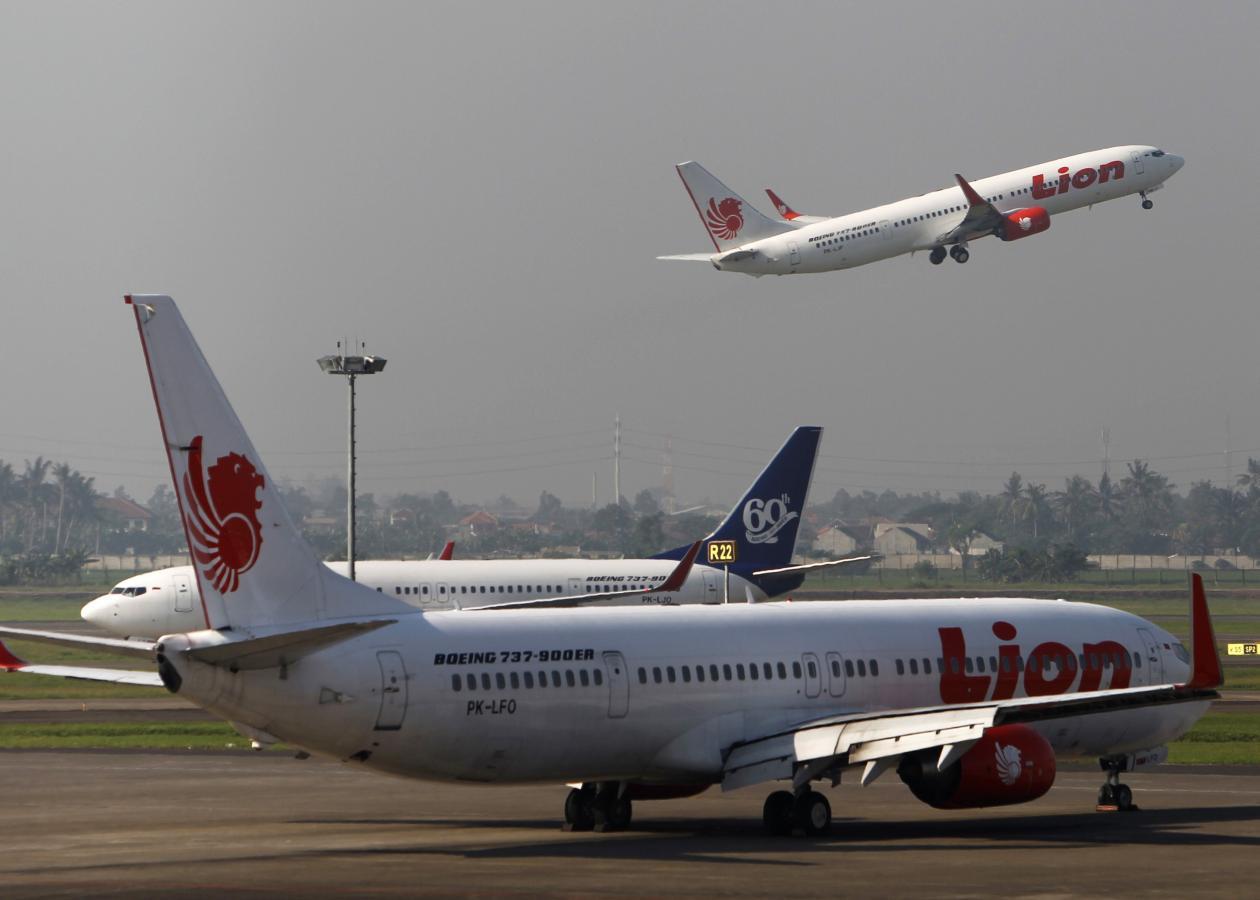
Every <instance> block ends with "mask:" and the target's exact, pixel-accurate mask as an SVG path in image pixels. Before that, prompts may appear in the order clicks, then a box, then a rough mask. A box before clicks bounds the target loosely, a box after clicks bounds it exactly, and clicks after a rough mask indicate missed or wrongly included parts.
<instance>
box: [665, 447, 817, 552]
mask: <svg viewBox="0 0 1260 900" xmlns="http://www.w3.org/2000/svg"><path fill="white" fill-rule="evenodd" d="M821 439H822V429H821V428H819V427H817V426H814V425H802V426H800V427H799V428H797V429H796V430H795V431H793V432H792V434H791V436H790V437H789V438H788V439H787V442H786V443H784V445H783V446H782V447H780V448H779V452H778V453H776V454H775V455H774V458H773V459H771V460H770V462H769V463H768V464H767V465H766V467H765V468H764V469H762V470H761V474H760V475H758V476H757V480H756V481H754V482H753V483H752V487H750V488H749V489H748V492H747V493H746V494H744V496H743V497H742V498H741V499H740V501H739V502H738V503H737V504H735V508H734V509H732V510H731V512H730V514H729V515H728V516H727V517H726V520H725V521H724V522H722V524H721V525H719V526H718V527H717V529H716V530H715V531H714V532H713V533H712V534H710V535H709V536H708V537H707V538H705V550H704V552H702V553H701V555H700V559H699V560H698V562H700V563H703V564H710V565H725V564H726V560H730V569H731V571H732V572H735V573H736V574H745V573H748V574H751V573H752V572H754V571H757V570H760V569H773V568H778V567H781V566H786V565H788V564H789V563H791V561H792V554H793V553H794V552H795V551H796V534H797V531H799V530H800V527H801V516H802V515H803V514H804V512H805V499H806V497H807V496H808V494H809V482H810V479H811V478H812V477H813V474H814V460H815V459H816V458H817V456H818V444H819V441H821ZM717 542H722V543H720V544H719V543H717ZM726 542H730V543H726ZM715 544H716V546H715ZM732 545H733V546H732ZM687 549H688V548H687V547H679V548H677V549H675V550H670V551H667V552H665V553H662V554H659V556H658V558H662V559H679V558H681V554H682V553H684V552H686V550H687ZM728 553H729V555H727V554H728ZM676 554H677V555H676ZM723 556H725V557H726V559H723ZM732 556H733V559H731V557H732Z"/></svg>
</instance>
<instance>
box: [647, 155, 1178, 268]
mask: <svg viewBox="0 0 1260 900" xmlns="http://www.w3.org/2000/svg"><path fill="white" fill-rule="evenodd" d="M1184 164H1185V160H1184V159H1182V158H1181V157H1180V156H1174V155H1173V154H1171V153H1165V152H1164V151H1163V150H1160V149H1159V148H1157V147H1151V146H1146V145H1138V144H1133V145H1128V146H1123V147H1108V148H1107V149H1105V150H1093V151H1091V152H1089V153H1080V154H1077V155H1076V156H1068V157H1064V158H1063V159H1056V160H1051V161H1050V162H1047V163H1042V164H1041V165H1039V166H1029V167H1028V168H1026V169H1017V170H1016V171H1014V172H1007V173H1005V174H1003V175H994V176H993V177H991V178H984V179H982V180H980V181H977V182H974V183H969V182H967V181H966V179H964V178H963V177H962V176H961V175H955V176H954V179H955V180H956V181H957V182H958V186H957V187H951V188H946V189H944V190H940V191H933V192H932V193H929V194H921V195H919V196H918V197H911V198H909V199H906V200H899V201H897V202H896V203H889V204H887V205H885V206H876V207H873V208H871V209H865V210H862V211H861V212H855V213H849V214H848V215H843V216H837V217H830V216H804V215H801V214H800V213H798V212H796V211H795V210H793V209H792V208H791V207H790V206H788V205H787V204H786V203H785V202H783V201H782V200H781V199H780V198H779V197H778V195H776V194H775V193H774V191H772V190H770V189H768V188H767V189H766V193H767V194H768V195H769V196H770V201H771V202H772V203H773V204H774V206H775V209H776V210H778V212H779V215H780V216H781V217H782V218H781V219H771V218H769V217H767V216H764V215H762V214H761V213H760V212H759V211H758V210H757V209H756V208H754V207H753V205H752V204H751V203H749V202H748V201H747V200H745V199H744V198H743V197H741V196H739V195H738V194H736V193H735V192H734V191H732V190H731V189H730V188H728V187H727V186H726V185H724V184H722V182H721V181H719V180H718V179H717V178H715V177H714V176H713V175H712V174H710V173H709V172H708V170H706V169H705V168H704V166H702V165H700V164H699V163H697V162H685V163H682V164H681V165H679V166H678V167H677V168H678V174H679V175H680V176H681V177H682V180H683V186H684V187H686V189H687V193H688V195H689V196H690V197H691V202H692V203H693V204H694V205H695V207H696V212H698V213H699V214H700V221H701V222H702V223H703V224H704V227H705V229H706V230H707V231H708V232H709V239H710V240H712V241H713V248H714V250H716V251H717V252H715V253H684V254H681V255H674V256H659V257H657V259H677V260H705V261H708V262H710V263H712V264H713V267H714V268H715V269H719V270H721V271H723V272H742V273H743V274H745V275H753V276H761V275H795V274H804V273H809V272H830V271H833V270H835V269H852V268H854V267H856V266H864V265H866V264H867V263H872V262H876V261H878V260H881V259H890V258H891V257H894V256H901V255H902V254H904V253H910V254H913V253H915V252H917V251H919V250H926V251H927V252H928V259H929V260H930V261H931V262H932V263H933V264H934V265H939V264H940V263H941V262H943V261H944V260H945V256H946V254H947V253H948V254H949V255H950V256H952V257H953V258H954V260H955V261H957V262H960V263H965V262H966V261H967V260H968V259H969V258H970V256H971V252H970V250H969V249H968V246H969V244H970V242H971V241H973V240H976V239H977V238H982V237H986V236H988V235H996V236H997V237H998V238H1000V239H1001V240H1003V241H1015V240H1019V239H1020V238H1025V237H1028V236H1029V235H1033V234H1040V233H1041V232H1043V231H1045V230H1046V229H1047V228H1049V227H1050V220H1051V217H1052V216H1057V215H1059V214H1060V213H1065V212H1068V211H1069V210H1073V209H1080V208H1081V207H1082V206H1093V205H1094V204H1095V203H1102V202H1103V201H1105V200H1115V199H1116V198H1118V197H1127V196H1129V195H1130V194H1138V195H1139V196H1141V198H1142V208H1143V209H1150V208H1151V207H1152V206H1153V205H1154V204H1153V203H1152V201H1151V200H1150V199H1149V198H1148V197H1147V195H1148V194H1150V193H1152V192H1154V191H1157V190H1159V189H1160V188H1162V187H1163V186H1164V182H1165V181H1167V180H1168V179H1169V178H1171V177H1172V176H1173V175H1174V174H1176V172H1177V171H1178V170H1179V169H1180V168H1181V167H1182V166H1183V165H1184Z"/></svg>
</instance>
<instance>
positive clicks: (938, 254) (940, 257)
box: [928, 247, 945, 266]
mask: <svg viewBox="0 0 1260 900" xmlns="http://www.w3.org/2000/svg"><path fill="white" fill-rule="evenodd" d="M928 262H930V263H931V264H932V265H934V266H939V265H940V264H941V263H943V262H945V248H944V247H933V248H932V252H931V253H929V254H928Z"/></svg>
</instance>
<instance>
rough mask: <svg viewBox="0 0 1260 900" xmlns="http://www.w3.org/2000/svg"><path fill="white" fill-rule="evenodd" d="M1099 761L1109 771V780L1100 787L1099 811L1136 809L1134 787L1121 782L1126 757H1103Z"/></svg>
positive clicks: (1129, 810)
mask: <svg viewBox="0 0 1260 900" xmlns="http://www.w3.org/2000/svg"><path fill="white" fill-rule="evenodd" d="M1098 763H1099V765H1100V766H1102V768H1103V770H1104V771H1105V772H1106V773H1107V780H1106V781H1105V782H1103V786H1102V787H1100V788H1099V789H1098V810H1099V812H1112V811H1115V810H1119V811H1120V812H1131V811H1133V810H1136V809H1137V805H1136V804H1134V802H1133V789H1132V788H1131V787H1129V786H1128V785H1127V784H1121V783H1120V773H1121V772H1123V771H1124V767H1125V760H1124V758H1123V757H1121V758H1119V759H1113V758H1110V757H1103V758H1102V759H1100V760H1098Z"/></svg>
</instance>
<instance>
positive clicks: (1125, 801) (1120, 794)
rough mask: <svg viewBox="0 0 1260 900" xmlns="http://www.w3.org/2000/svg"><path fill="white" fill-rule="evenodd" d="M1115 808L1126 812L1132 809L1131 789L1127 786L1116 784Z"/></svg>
mask: <svg viewBox="0 0 1260 900" xmlns="http://www.w3.org/2000/svg"><path fill="white" fill-rule="evenodd" d="M1115 798H1116V801H1115V802H1116V808H1117V809H1120V810H1122V811H1125V812H1127V811H1128V810H1130V809H1133V789H1132V788H1131V787H1129V786H1128V785H1127V784H1118V785H1116V789H1115Z"/></svg>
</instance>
